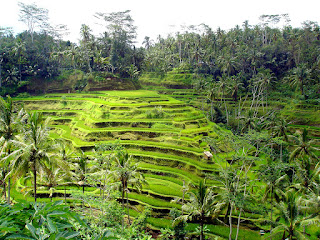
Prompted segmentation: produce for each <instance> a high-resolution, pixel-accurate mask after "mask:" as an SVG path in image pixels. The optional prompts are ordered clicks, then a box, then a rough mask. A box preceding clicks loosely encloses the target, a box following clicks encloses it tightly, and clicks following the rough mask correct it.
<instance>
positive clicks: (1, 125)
mask: <svg viewBox="0 0 320 240" xmlns="http://www.w3.org/2000/svg"><path fill="white" fill-rule="evenodd" d="M15 111H16V110H15V109H14V106H13V101H12V99H11V97H10V96H8V97H7V100H4V99H3V98H1V97H0V136H2V137H3V138H4V142H3V144H2V145H1V146H6V148H5V151H6V153H7V155H10V153H11V152H12V146H11V141H12V140H13V139H14V137H15V135H17V133H18V131H19V129H18V128H19V119H21V118H22V116H23V115H24V111H23V110H22V109H21V110H20V112H19V113H18V114H16V113H15ZM9 167H10V163H9V162H8V163H7V165H6V167H5V169H4V174H7V173H8V171H10V169H9ZM10 181H11V178H10V176H9V178H8V203H10V188H11V186H10Z"/></svg>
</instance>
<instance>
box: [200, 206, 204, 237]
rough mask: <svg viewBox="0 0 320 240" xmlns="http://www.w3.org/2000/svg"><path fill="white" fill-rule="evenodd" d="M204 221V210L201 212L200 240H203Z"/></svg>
mask: <svg viewBox="0 0 320 240" xmlns="http://www.w3.org/2000/svg"><path fill="white" fill-rule="evenodd" d="M203 221H204V212H201V217H200V240H203Z"/></svg>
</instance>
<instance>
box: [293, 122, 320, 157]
mask: <svg viewBox="0 0 320 240" xmlns="http://www.w3.org/2000/svg"><path fill="white" fill-rule="evenodd" d="M290 139H291V141H292V143H293V146H294V150H293V151H292V152H291V154H290V158H289V159H290V160H293V159H297V158H303V157H305V156H307V157H310V158H311V159H313V160H315V161H317V160H318V159H319V157H318V156H317V155H316V154H315V152H316V151H320V149H319V148H316V147H314V146H313V145H314V144H315V143H316V142H317V140H316V139H311V140H310V139H309V137H308V130H307V129H306V128H304V129H303V131H302V132H301V133H300V134H299V135H298V136H295V135H291V136H290Z"/></svg>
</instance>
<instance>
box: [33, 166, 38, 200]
mask: <svg viewBox="0 0 320 240" xmlns="http://www.w3.org/2000/svg"><path fill="white" fill-rule="evenodd" d="M33 192H34V201H35V202H36V201H37V171H36V166H35V164H34V165H33Z"/></svg>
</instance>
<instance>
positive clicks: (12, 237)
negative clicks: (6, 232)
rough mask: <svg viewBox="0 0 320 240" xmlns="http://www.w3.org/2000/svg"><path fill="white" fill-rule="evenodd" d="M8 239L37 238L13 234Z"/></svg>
mask: <svg viewBox="0 0 320 240" xmlns="http://www.w3.org/2000/svg"><path fill="white" fill-rule="evenodd" d="M6 239H30V240H35V238H32V237H29V236H27V235H24V234H12V235H10V236H8V237H7V238H6Z"/></svg>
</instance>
